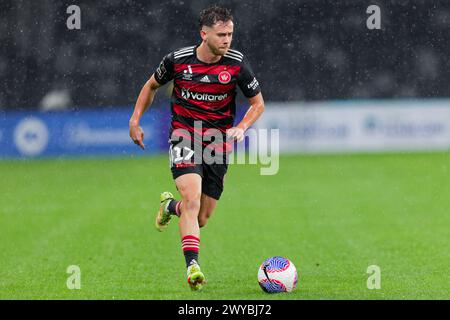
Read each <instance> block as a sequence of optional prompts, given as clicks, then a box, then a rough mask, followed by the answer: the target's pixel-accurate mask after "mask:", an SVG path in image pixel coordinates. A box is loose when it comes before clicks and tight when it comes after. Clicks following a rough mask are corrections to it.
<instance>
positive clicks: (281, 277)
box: [258, 257, 298, 293]
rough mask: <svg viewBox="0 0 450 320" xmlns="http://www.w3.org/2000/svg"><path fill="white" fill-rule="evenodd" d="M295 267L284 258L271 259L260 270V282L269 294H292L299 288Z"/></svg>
mask: <svg viewBox="0 0 450 320" xmlns="http://www.w3.org/2000/svg"><path fill="white" fill-rule="evenodd" d="M297 281H298V275H297V269H296V268H295V265H294V264H293V263H292V262H291V261H290V260H289V259H286V258H283V257H271V258H269V259H267V260H266V261H264V262H263V263H262V264H261V266H260V267H259V270H258V282H259V285H260V287H261V289H262V290H263V291H264V292H267V293H278V292H291V291H292V290H294V289H295V287H296V286H297Z"/></svg>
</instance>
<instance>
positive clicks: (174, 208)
mask: <svg viewBox="0 0 450 320" xmlns="http://www.w3.org/2000/svg"><path fill="white" fill-rule="evenodd" d="M178 202H180V201H177V200H175V199H174V200H172V201H170V202H169V205H168V206H167V211H169V213H170V214H175V215H177V216H179V214H178V212H177V204H178Z"/></svg>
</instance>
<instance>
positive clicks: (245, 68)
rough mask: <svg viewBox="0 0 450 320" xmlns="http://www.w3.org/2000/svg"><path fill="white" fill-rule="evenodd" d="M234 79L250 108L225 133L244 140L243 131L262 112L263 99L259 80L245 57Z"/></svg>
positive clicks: (238, 139)
mask: <svg viewBox="0 0 450 320" xmlns="http://www.w3.org/2000/svg"><path fill="white" fill-rule="evenodd" d="M236 79H237V84H238V85H239V88H241V91H242V93H243V94H244V96H245V97H247V99H248V102H249V103H250V108H249V109H248V110H247V112H246V114H245V116H244V118H243V119H242V120H241V122H239V124H238V125H237V126H235V127H233V128H231V129H229V130H227V135H228V136H229V137H231V138H233V139H235V140H237V141H242V140H244V134H245V131H246V130H247V129H248V128H250V127H251V126H252V125H253V123H255V121H256V120H258V118H259V117H260V116H261V114H262V113H263V112H264V99H263V97H262V94H261V88H260V86H259V82H258V80H257V79H256V76H255V74H254V73H253V70H252V68H251V67H250V64H249V63H248V62H247V60H246V59H245V58H243V61H241V70H240V72H239V74H238V75H237V77H236Z"/></svg>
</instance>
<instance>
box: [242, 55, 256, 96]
mask: <svg viewBox="0 0 450 320" xmlns="http://www.w3.org/2000/svg"><path fill="white" fill-rule="evenodd" d="M237 83H238V85H239V88H241V90H242V93H243V94H244V96H246V97H247V98H252V97H254V96H256V95H257V94H258V93H260V92H261V88H260V86H259V82H258V80H256V77H255V74H254V73H253V70H252V68H251V67H250V65H249V64H248V63H247V62H246V61H245V59H244V60H243V61H242V65H241V71H240V72H239V74H238V76H237Z"/></svg>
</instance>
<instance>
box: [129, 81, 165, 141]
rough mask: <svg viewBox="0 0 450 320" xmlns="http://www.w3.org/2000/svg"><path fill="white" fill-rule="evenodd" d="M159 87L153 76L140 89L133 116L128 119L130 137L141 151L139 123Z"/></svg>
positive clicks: (142, 133)
mask: <svg viewBox="0 0 450 320" xmlns="http://www.w3.org/2000/svg"><path fill="white" fill-rule="evenodd" d="M160 86H161V84H159V83H158V81H156V79H155V75H152V76H151V78H150V79H149V80H148V81H147V82H146V83H145V84H144V86H143V87H142V89H141V92H140V93H139V96H138V98H137V101H136V105H135V106H134V111H133V115H132V116H131V118H130V122H129V126H130V137H131V139H132V140H133V142H134V143H135V144H137V145H138V146H140V147H141V148H142V149H144V148H145V145H144V131H143V130H142V128H141V127H140V126H139V122H140V121H141V117H142V115H143V114H144V112H145V111H147V109H148V107H149V106H150V105H151V104H152V102H153V99H154V97H155V94H156V91H157V90H158V88H159V87H160Z"/></svg>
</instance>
